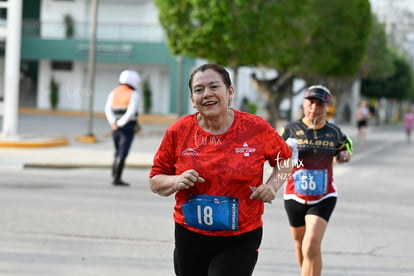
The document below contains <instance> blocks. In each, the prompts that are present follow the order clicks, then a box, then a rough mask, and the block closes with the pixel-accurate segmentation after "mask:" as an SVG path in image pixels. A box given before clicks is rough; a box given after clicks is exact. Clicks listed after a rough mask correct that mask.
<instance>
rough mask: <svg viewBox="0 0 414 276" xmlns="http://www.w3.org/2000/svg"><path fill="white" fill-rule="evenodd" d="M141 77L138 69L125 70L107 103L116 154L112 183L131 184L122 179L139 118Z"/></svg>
mask: <svg viewBox="0 0 414 276" xmlns="http://www.w3.org/2000/svg"><path fill="white" fill-rule="evenodd" d="M140 82H141V78H140V76H139V74H138V73H137V72H136V71H133V70H125V71H122V72H121V74H120V75H119V84H120V85H119V86H118V87H116V88H114V89H113V90H112V91H111V92H110V94H109V96H108V98H107V100H106V105H105V115H106V119H107V121H108V123H109V124H110V126H111V128H112V137H113V141H114V146H115V156H114V161H113V165H112V177H113V181H112V184H113V185H115V186H129V184H128V183H126V182H124V181H122V179H121V176H122V171H123V169H124V165H125V160H126V157H127V155H128V152H129V149H130V148H131V144H132V141H133V139H134V135H135V129H136V127H137V119H138V102H139V94H138V92H137V89H138V86H139V84H140Z"/></svg>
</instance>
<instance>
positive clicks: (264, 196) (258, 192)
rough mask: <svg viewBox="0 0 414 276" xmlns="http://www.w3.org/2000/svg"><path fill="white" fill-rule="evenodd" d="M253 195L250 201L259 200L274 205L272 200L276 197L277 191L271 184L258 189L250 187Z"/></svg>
mask: <svg viewBox="0 0 414 276" xmlns="http://www.w3.org/2000/svg"><path fill="white" fill-rule="evenodd" d="M250 188H251V189H252V191H253V193H252V194H251V195H250V199H257V200H261V201H264V202H267V203H272V200H273V199H275V197H276V190H275V188H273V187H272V186H270V185H269V184H262V185H260V186H258V187H250Z"/></svg>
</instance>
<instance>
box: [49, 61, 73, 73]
mask: <svg viewBox="0 0 414 276" xmlns="http://www.w3.org/2000/svg"><path fill="white" fill-rule="evenodd" d="M52 70H61V71H72V62H68V61H52Z"/></svg>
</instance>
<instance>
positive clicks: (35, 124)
mask: <svg viewBox="0 0 414 276" xmlns="http://www.w3.org/2000/svg"><path fill="white" fill-rule="evenodd" d="M140 121H141V123H142V130H141V132H140V133H139V134H138V135H137V136H136V137H135V140H134V142H133V145H132V148H131V151H130V154H129V156H128V158H127V163H126V166H127V167H132V168H148V167H150V166H151V164H152V159H153V155H154V153H155V151H156V149H157V148H158V146H159V143H160V141H161V138H162V135H163V133H164V131H165V129H166V128H167V127H168V125H170V124H171V123H172V122H173V121H174V118H173V117H172V116H157V115H154V116H148V115H142V116H141V117H140ZM18 122H19V123H18V134H19V135H18V136H17V137H11V138H9V137H8V138H7V139H6V138H1V137H0V168H27V167H44V168H46V167H48V168H79V167H89V168H101V167H108V168H109V167H110V166H111V165H112V159H113V158H112V156H113V144H112V138H111V135H110V128H109V126H108V124H107V122H106V120H105V118H104V116H103V115H99V114H98V115H97V116H95V117H94V118H93V127H92V132H93V134H94V136H95V137H96V140H97V142H96V143H84V142H81V141H79V137H82V136H84V135H85V133H87V131H88V128H87V125H88V121H87V117H86V116H85V114H82V113H73V112H69V113H68V112H64V113H63V112H62V113H61V112H52V113H51V112H35V111H33V110H29V111H23V112H22V111H21V112H20V114H19V118H18ZM2 123H3V120H2V117H0V127H2Z"/></svg>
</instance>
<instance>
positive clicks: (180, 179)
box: [174, 169, 205, 191]
mask: <svg viewBox="0 0 414 276" xmlns="http://www.w3.org/2000/svg"><path fill="white" fill-rule="evenodd" d="M204 182H205V179H204V178H202V177H200V175H199V174H198V172H197V171H196V170H193V169H190V170H187V171H185V172H183V173H182V174H180V175H177V179H176V180H175V184H174V185H175V189H176V190H177V191H179V190H184V189H190V188H191V187H194V185H195V183H204Z"/></svg>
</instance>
